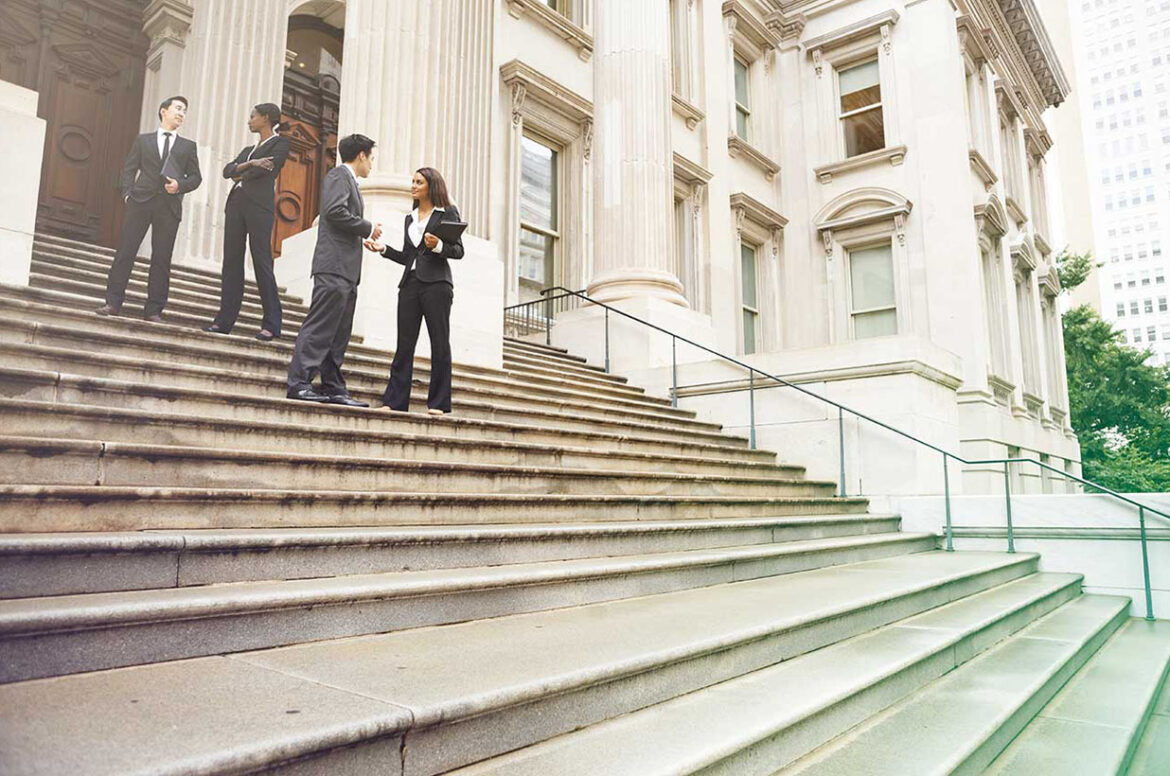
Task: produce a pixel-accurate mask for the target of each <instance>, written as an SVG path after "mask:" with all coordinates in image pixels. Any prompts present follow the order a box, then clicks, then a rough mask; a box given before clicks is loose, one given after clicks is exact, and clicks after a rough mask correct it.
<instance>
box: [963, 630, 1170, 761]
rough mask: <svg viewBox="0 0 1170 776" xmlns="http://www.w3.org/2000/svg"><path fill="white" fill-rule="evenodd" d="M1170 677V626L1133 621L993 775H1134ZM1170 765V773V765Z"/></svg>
mask: <svg viewBox="0 0 1170 776" xmlns="http://www.w3.org/2000/svg"><path fill="white" fill-rule="evenodd" d="M1167 677H1170V621H1167V620H1158V621H1154V622H1148V621H1146V620H1142V619H1136V618H1135V619H1131V620H1129V621H1128V622H1126V623H1125V624H1124V625H1122V626H1121V628H1119V629H1118V631H1117V633H1115V634H1113V638H1111V639H1109V641H1108V642H1106V643H1105V645H1104V646H1103V647H1101V649H1100V651H1099V652H1097V654H1096V655H1094V656H1093V658H1092V659H1091V660H1090V661H1089V662H1088V663H1086V664H1085V667H1084V668H1082V669H1081V670H1080V671H1079V672H1078V673H1077V674H1076V676H1074V677H1073V678H1072V679H1070V680H1069V682H1068V684H1066V685H1065V686H1064V687H1063V688H1062V689H1061V691H1060V692H1059V693H1057V695H1056V697H1055V698H1053V699H1052V700H1051V701H1050V702H1049V703H1048V705H1047V706H1045V707H1044V708H1043V709H1042V710H1041V711H1040V713H1039V714H1038V715H1037V716H1036V718H1035V719H1033V720H1032V721H1031V722H1030V723H1029V724H1028V726H1027V727H1025V728H1024V730H1023V732H1022V733H1020V735H1019V736H1017V737H1016V739H1015V740H1014V741H1013V742H1012V743H1011V745H1010V746H1009V747H1008V748H1007V749H1005V750H1004V752H1003V753H1002V754H1001V755H1000V756H999V757H998V758H996V760H995V761H994V762H993V763H992V764H991V767H990V768H988V769H987V771H985V773H987V774H988V776H1009V775H1011V776H1032V774H1037V773H1060V774H1064V775H1065V776H1075V775H1077V774H1084V776H1094V775H1095V774H1116V773H1127V772H1129V768H1130V765H1131V763H1132V762H1133V759H1134V755H1135V753H1136V751H1137V748H1138V744H1139V742H1140V741H1141V739H1142V734H1143V732H1144V731H1145V729H1146V726H1147V724H1148V723H1149V721H1150V719H1151V717H1152V715H1153V712H1154V709H1155V701H1157V698H1158V690H1159V689H1160V688H1161V687H1162V685H1163V683H1164V682H1165V681H1166V680H1167ZM1164 765H1165V766H1166V767H1167V768H1168V769H1170V759H1167V760H1166V761H1165V763H1164Z"/></svg>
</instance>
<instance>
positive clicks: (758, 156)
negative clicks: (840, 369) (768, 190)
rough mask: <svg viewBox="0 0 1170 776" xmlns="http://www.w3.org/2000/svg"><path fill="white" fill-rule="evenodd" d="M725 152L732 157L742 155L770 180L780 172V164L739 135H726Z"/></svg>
mask: <svg viewBox="0 0 1170 776" xmlns="http://www.w3.org/2000/svg"><path fill="white" fill-rule="evenodd" d="M727 153H728V154H729V155H730V156H731V158H732V159H735V158H737V157H739V156H743V157H744V158H745V159H747V160H748V161H749V162H751V163H752V164H754V165H755V166H756V167H759V168H760V169H761V170H763V172H764V177H765V178H766V179H768V180H772V179H773V178H775V177H776V173H778V172H780V165H778V164H777V163H776V162H774V161H772V160H771V159H770V158H768V157H767V156H765V155H764V153H763V152H762V151H760V150H759V149H758V148H756V147H754V146H752V145H751V144H750V143H748V142H747V141H746V140H744V139H743V138H742V137H740V136H739V135H728V136H727Z"/></svg>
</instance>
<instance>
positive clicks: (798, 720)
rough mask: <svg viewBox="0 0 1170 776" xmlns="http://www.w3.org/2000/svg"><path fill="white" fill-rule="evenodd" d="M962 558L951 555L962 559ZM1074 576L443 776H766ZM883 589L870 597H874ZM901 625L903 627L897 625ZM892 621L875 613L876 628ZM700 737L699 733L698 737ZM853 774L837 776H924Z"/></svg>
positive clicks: (971, 599) (967, 651)
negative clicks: (877, 617) (682, 775)
mask: <svg viewBox="0 0 1170 776" xmlns="http://www.w3.org/2000/svg"><path fill="white" fill-rule="evenodd" d="M965 554H966V553H955V555H965ZM1079 589H1080V577H1079V576H1077V575H1073V574H1032V575H1030V576H1026V577H1023V578H1018V579H1015V580H1012V581H1007V582H1005V583H1004V584H1001V585H999V586H996V587H992V588H990V589H984V590H982V591H980V590H967V591H964V592H963V596H962V597H956V598H958V600H953V598H952V599H951V600H952V601H953V602H950V603H948V602H947V601H946V600H943V601H940V602H939V603H941V604H943V605H942V606H940V607H939V608H936V609H933V610H930V611H926V612H925V613H921V614H920V613H919V612H921V611H922V609H918V610H909V611H906V612H904V613H902V612H899V615H900V616H899V615H895V616H894V619H895V620H896V621H894V622H892V624H890V625H888V626H887V627H884V628H875V629H873V630H870V631H869V632H861V633H860V634H857V635H854V634H853V633H849V632H846V633H843V634H842V637H843V638H842V640H837V641H836V643H831V645H829V646H823V645H822V644H813V645H812V646H813V647H814V648H815V647H822V648H820V649H816V651H812V650H805V651H804V654H799V653H798V654H797V655H791V656H789V655H784V657H785V658H786V659H785V660H784V661H783V662H780V661H775V662H776V663H778V665H771V666H770V667H761V669H760V670H757V671H755V672H753V673H748V674H745V675H743V676H740V677H739V678H732V679H730V680H728V681H724V682H722V683H720V684H713V685H711V686H708V687H706V688H705V689H701V690H699V691H697V692H694V693H692V694H690V695H684V696H681V697H676V698H675V699H673V700H669V701H667V702H665V703H660V704H658V705H655V706H649V707H647V708H643V709H642V710H641V711H637V712H634V713H632V714H627V715H626V716H623V717H616V718H612V719H609V720H608V721H604V722H601V723H599V724H596V725H593V726H591V727H586V728H584V729H582V730H578V731H575V732H571V733H568V734H566V735H563V736H560V737H558V738H552V739H550V740H547V741H545V742H543V743H540V744H537V745H535V746H531V747H529V748H526V749H521V750H519V751H515V752H513V753H511V754H505V755H503V756H499V757H496V758H494V759H489V760H487V761H484V762H480V763H477V764H475V765H471V766H468V767H467V768H465V769H460V770H458V771H455V772H454V773H453V774H452V776H455V774H458V776H488V775H489V774H490V775H491V776H532V775H534V774H548V773H555V774H558V776H578V775H580V776H587V775H590V774H597V773H604V774H607V776H664V775H665V774H697V773H703V774H708V773H710V774H736V775H737V776H738V775H742V776H752V775H755V774H767V773H771V771H772V769H773V768H774V767H775V764H776V763H784V762H788V761H790V760H792V759H794V758H795V757H798V756H799V755H800V754H802V753H804V752H806V751H808V750H809V749H810V748H812V747H815V746H817V745H819V744H820V743H822V742H824V741H827V740H830V739H832V738H833V737H834V736H836V735H837V734H838V733H840V732H841V731H842V730H844V729H847V728H848V727H850V726H851V725H852V724H853V723H854V722H855V721H857V720H858V719H864V718H865V717H866V716H867V715H869V714H872V713H873V712H874V711H875V710H878V709H881V708H883V707H885V706H888V705H890V704H892V703H895V702H897V701H898V700H900V699H901V698H904V697H905V696H906V695H907V694H909V693H911V692H914V691H915V690H916V689H918V688H920V687H922V686H923V685H924V684H926V683H927V682H929V681H931V679H933V678H935V677H937V676H940V675H942V674H945V673H946V672H948V671H951V670H953V669H954V668H955V667H956V666H958V665H961V664H963V663H964V662H966V661H968V660H970V659H971V658H972V657H973V656H975V655H977V654H979V653H980V652H981V651H982V650H984V649H986V648H987V646H988V645H990V644H993V643H995V642H996V641H998V640H1000V639H1003V638H1005V637H1007V636H1010V635H1011V634H1013V633H1016V632H1018V631H1019V630H1020V629H1022V628H1024V627H1026V626H1028V625H1029V624H1031V623H1032V622H1033V621H1035V619H1036V618H1037V617H1039V616H1042V615H1044V614H1047V613H1048V612H1051V611H1053V610H1054V609H1056V608H1057V607H1059V606H1061V605H1063V604H1065V603H1066V602H1067V601H1069V600H1070V599H1072V598H1073V597H1075V596H1076V595H1077V594H1078V593H1079ZM882 592H883V591H881V590H880V588H879V591H878V592H877V594H878V595H879V596H880V595H882ZM903 618H905V619H903ZM885 622H890V616H889V615H884V616H883V617H882V618H881V620H880V621H879V622H878V623H875V626H877V625H881V624H884V623H885ZM700 731H701V732H700ZM923 772H924V771H919V770H916V769H913V768H911V769H909V770H906V771H878V770H866V769H862V770H857V771H842V774H851V775H852V774H862V773H865V774H884V773H890V774H893V773H923Z"/></svg>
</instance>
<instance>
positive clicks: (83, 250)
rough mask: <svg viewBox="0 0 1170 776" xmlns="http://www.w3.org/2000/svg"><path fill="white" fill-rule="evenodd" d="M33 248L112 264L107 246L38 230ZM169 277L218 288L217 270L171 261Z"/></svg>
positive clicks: (251, 284) (144, 263)
mask: <svg viewBox="0 0 1170 776" xmlns="http://www.w3.org/2000/svg"><path fill="white" fill-rule="evenodd" d="M33 249H34V250H44V251H48V252H52V253H56V254H59V255H63V256H72V257H75V258H82V259H91V260H99V261H102V262H103V263H105V264H106V265H107V266H109V265H110V264H112V263H113V261H114V249H113V248H107V247H105V246H103V245H94V244H92V243H83V242H77V241H75V240H69V239H65V238H60V237H56V236H54V235H49V234H45V233H43V232H39V233H37V234H36V235H35V236H34V237H33ZM248 261H250V259H248ZM134 264H135V267H142V268H149V267H150V258H149V257H147V256H138V257H136V258H135V262H134ZM171 277H172V278H176V277H181V278H184V279H187V280H192V281H197V282H201V283H204V284H208V285H213V286H215V287H216V288H219V271H218V270H212V269H204V268H201V267H191V266H183V265H179V264H176V263H173V262H172V264H171ZM245 283H246V288H247V290H249V291H252V292H255V291H256V290H257V289H256V283H255V281H252V280H246V281H245ZM277 288H278V289H279V290H280V292H281V293H282V294H284V293H287V291H288V289H286V288H285V287H284V286H279V285H278V286H277Z"/></svg>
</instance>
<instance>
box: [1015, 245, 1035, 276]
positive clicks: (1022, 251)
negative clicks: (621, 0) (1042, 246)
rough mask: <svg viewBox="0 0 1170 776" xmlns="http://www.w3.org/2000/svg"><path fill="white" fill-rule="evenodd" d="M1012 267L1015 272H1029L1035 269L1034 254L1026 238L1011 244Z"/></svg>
mask: <svg viewBox="0 0 1170 776" xmlns="http://www.w3.org/2000/svg"><path fill="white" fill-rule="evenodd" d="M1011 255H1012V265H1013V267H1014V269H1015V270H1016V272H1017V273H1018V272H1020V271H1021V270H1027V271H1029V272H1031V271H1033V270H1035V269H1036V252H1035V251H1034V250H1033V249H1032V243H1031V241H1029V240H1028V238H1026V237H1025V238H1023V239H1021V240H1017V241H1016V242H1014V243H1012V246H1011Z"/></svg>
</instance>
